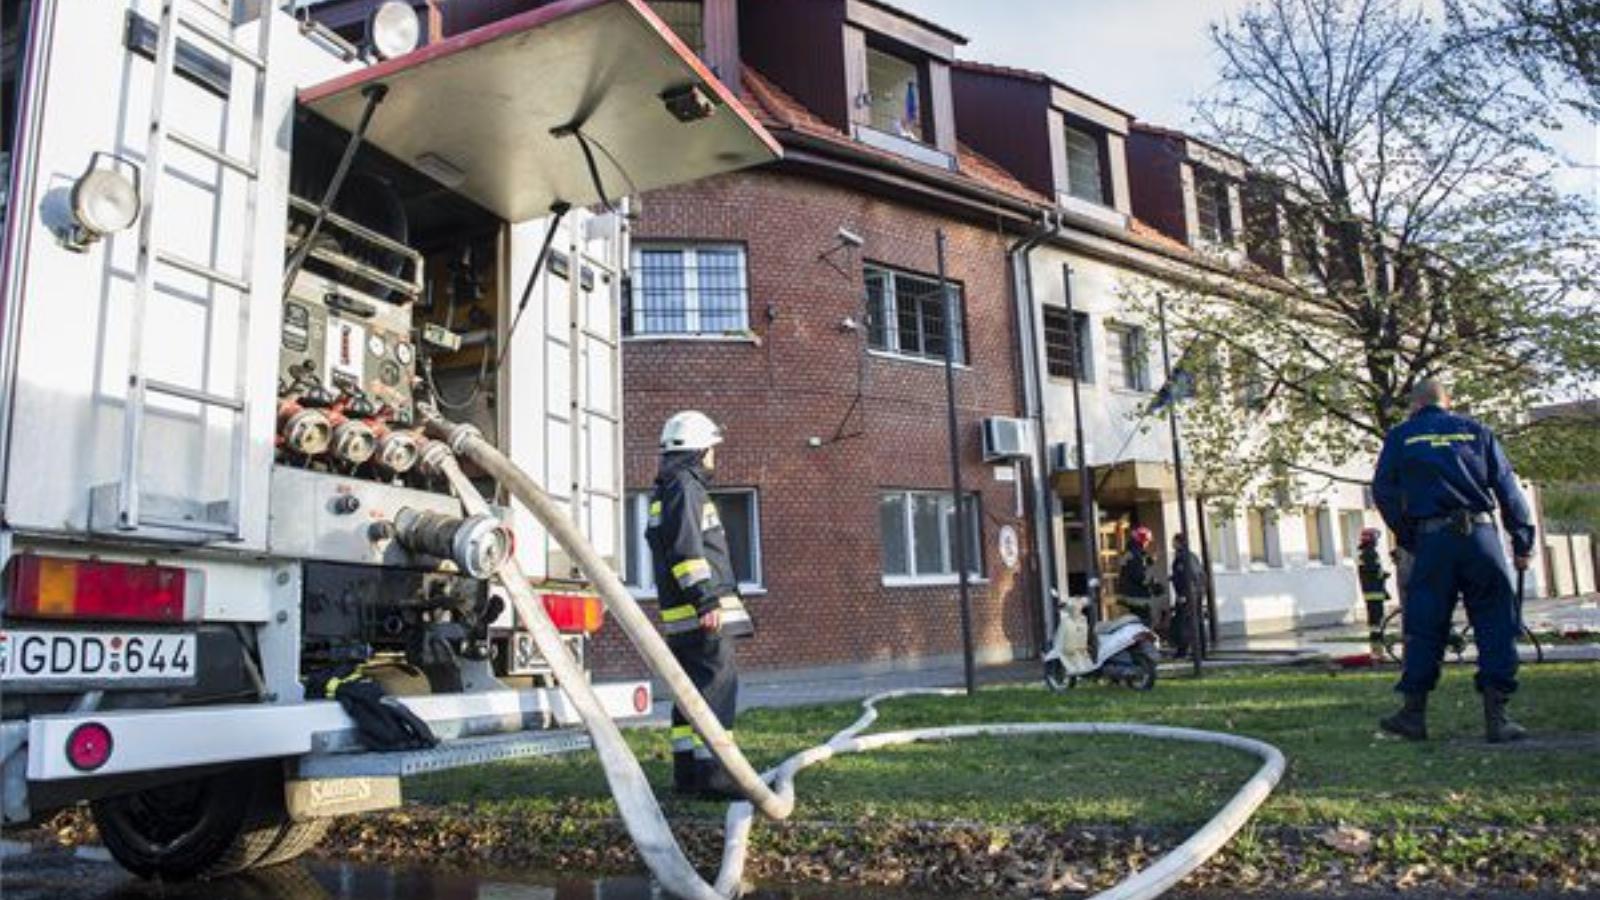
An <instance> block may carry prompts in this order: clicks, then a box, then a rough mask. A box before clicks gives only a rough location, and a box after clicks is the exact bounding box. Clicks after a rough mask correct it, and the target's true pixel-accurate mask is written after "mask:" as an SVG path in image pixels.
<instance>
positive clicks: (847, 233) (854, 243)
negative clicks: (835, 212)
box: [838, 228, 866, 247]
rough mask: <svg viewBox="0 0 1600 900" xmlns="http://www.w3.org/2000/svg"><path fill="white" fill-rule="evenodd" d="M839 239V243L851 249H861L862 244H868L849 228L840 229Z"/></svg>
mask: <svg viewBox="0 0 1600 900" xmlns="http://www.w3.org/2000/svg"><path fill="white" fill-rule="evenodd" d="M838 237H839V243H841V244H844V245H846V246H849V247H860V246H861V245H862V244H864V243H866V241H863V240H862V239H861V235H859V234H856V233H855V232H854V231H851V230H850V229H848V228H840V229H839V232H838Z"/></svg>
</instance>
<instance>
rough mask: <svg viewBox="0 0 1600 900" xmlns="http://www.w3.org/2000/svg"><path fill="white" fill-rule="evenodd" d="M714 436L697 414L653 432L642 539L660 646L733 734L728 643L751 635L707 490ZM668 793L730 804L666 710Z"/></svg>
mask: <svg viewBox="0 0 1600 900" xmlns="http://www.w3.org/2000/svg"><path fill="white" fill-rule="evenodd" d="M721 443H722V429H720V428H718V427H717V425H716V423H715V422H712V421H711V419H710V418H708V417H707V416H706V415H705V414H704V413H700V412H695V411H693V410H689V411H685V412H680V413H678V414H677V415H675V416H673V417H672V418H670V419H668V420H667V424H666V425H665V426H664V427H663V428H662V429H661V470H660V474H658V475H657V476H656V483H655V490H654V491H653V492H652V493H651V495H650V524H649V527H648V528H647V529H646V530H645V539H646V540H647V541H648V542H649V544H650V554H651V558H652V560H653V562H654V568H655V582H656V589H657V592H658V594H659V598H660V600H659V602H660V609H661V625H662V631H664V632H665V633H666V639H667V646H669V647H670V648H671V649H672V654H673V656H675V657H676V658H677V660H678V663H679V664H680V665H682V666H683V669H684V671H685V672H686V673H688V675H689V679H690V680H691V681H693V682H694V686H695V687H696V688H697V689H699V691H700V695H701V696H703V697H704V698H705V700H706V703H707V704H708V705H709V706H710V707H711V710H712V712H714V713H715V714H716V716H717V720H718V721H720V722H721V723H722V727H724V728H726V729H728V730H729V731H732V730H733V719H734V712H735V708H736V705H737V703H738V694H739V673H738V671H737V669H736V668H735V666H734V659H733V642H732V639H733V638H735V637H743V636H746V635H749V634H751V633H752V631H753V629H752V626H751V622H750V616H749V614H748V613H746V612H745V608H744V604H743V603H741V602H740V600H739V594H738V583H739V582H738V579H737V578H736V577H735V576H734V573H733V563H732V561H731V559H730V557H729V555H728V535H727V533H726V532H725V531H724V530H723V527H722V520H721V519H720V518H719V517H718V515H717V507H716V504H715V503H713V502H712V500H711V495H710V494H709V493H708V492H707V490H706V485H707V483H708V482H709V481H710V480H711V473H712V470H713V469H714V468H715V467H716V447H717V445H718V444H721ZM671 739H672V785H673V789H674V790H675V791H676V792H677V793H680V794H698V795H710V796H730V795H732V794H733V793H734V790H733V785H732V783H731V781H730V780H729V779H728V776H727V774H726V773H725V772H723V771H722V769H721V767H720V766H718V765H717V763H716V761H715V760H714V759H713V758H712V756H711V753H710V751H709V750H708V749H707V748H706V746H705V742H704V741H702V740H701V738H700V735H699V734H697V733H695V731H694V728H693V727H692V726H690V725H689V721H688V719H687V718H685V717H684V715H683V712H682V711H681V710H679V709H678V708H677V707H676V706H674V707H673V710H672V731H671Z"/></svg>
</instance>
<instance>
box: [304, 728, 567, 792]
mask: <svg viewBox="0 0 1600 900" xmlns="http://www.w3.org/2000/svg"><path fill="white" fill-rule="evenodd" d="M590 746H591V744H590V742H589V735H588V734H587V733H586V732H583V731H579V730H577V729H568V728H564V729H560V730H557V731H523V732H517V733H515V734H492V735H488V736H485V737H474V738H462V739H461V740H457V741H442V742H441V743H440V744H439V746H437V747H433V748H431V749H428V750H398V751H392V752H388V753H313V754H310V755H308V756H302V757H300V760H299V763H298V766H297V768H298V772H297V777H299V778H301V779H306V780H310V779H323V778H409V777H410V776H412V775H423V774H426V773H428V772H442V771H444V770H446V769H459V768H461V767H463V766H477V765H483V764H484V763H492V762H499V761H501V760H506V759H527V758H529V757H534V756H559V755H560V754H563V753H573V752H576V751H579V750H587V749H589V747H590Z"/></svg>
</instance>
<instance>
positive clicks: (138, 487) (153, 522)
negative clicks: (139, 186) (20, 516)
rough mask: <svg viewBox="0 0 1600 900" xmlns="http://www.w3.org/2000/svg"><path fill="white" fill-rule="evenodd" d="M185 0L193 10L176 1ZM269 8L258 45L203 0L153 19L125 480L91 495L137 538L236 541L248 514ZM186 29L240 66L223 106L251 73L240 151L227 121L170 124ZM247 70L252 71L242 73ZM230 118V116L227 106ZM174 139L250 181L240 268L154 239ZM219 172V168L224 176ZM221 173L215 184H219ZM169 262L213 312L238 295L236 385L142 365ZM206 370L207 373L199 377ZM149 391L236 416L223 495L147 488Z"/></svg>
mask: <svg viewBox="0 0 1600 900" xmlns="http://www.w3.org/2000/svg"><path fill="white" fill-rule="evenodd" d="M180 6H183V7H187V9H180ZM191 11H192V12H195V13H198V12H201V11H204V12H205V13H207V14H209V15H210V17H211V18H213V19H214V20H215V22H216V25H211V26H208V25H205V24H202V23H201V22H200V21H199V19H198V17H197V16H196V15H193V14H191ZM273 18H274V16H273V15H272V14H271V13H270V10H266V9H263V10H262V11H261V13H260V14H259V15H257V16H256V21H257V24H256V46H255V48H254V49H251V48H249V47H246V46H244V45H243V44H241V43H239V42H237V41H235V40H234V38H233V37H232V36H231V35H229V34H223V33H219V32H218V31H216V30H214V29H215V28H216V27H217V26H221V27H223V28H229V29H231V27H232V22H231V20H230V18H229V17H228V16H227V15H226V14H224V13H222V12H221V11H219V10H218V9H215V8H212V7H211V6H208V5H206V4H205V3H203V2H200V0H162V3H161V13H160V17H159V19H158V21H157V23H156V41H155V44H156V49H155V72H154V75H153V80H152V84H151V94H150V124H149V131H148V135H147V137H148V141H149V143H148V145H147V149H146V151H145V158H144V172H145V176H144V179H143V190H142V192H141V194H142V196H141V197H140V200H141V205H142V210H141V215H140V221H139V242H138V257H137V263H136V269H135V275H134V278H135V286H134V297H133V309H132V314H131V325H130V328H129V333H130V347H129V350H128V382H127V400H126V404H125V407H124V415H123V430H122V431H123V433H122V463H121V469H120V474H121V479H120V480H119V481H117V482H113V483H111V484H105V485H98V486H96V487H95V488H94V491H93V499H92V501H91V507H92V511H91V518H90V521H91V525H92V527H93V528H94V529H95V530H98V531H113V530H114V531H117V532H122V533H130V532H131V533H134V534H137V535H138V536H141V537H153V538H169V539H172V538H176V539H189V540H194V541H198V542H206V541H214V540H237V539H239V537H240V532H241V523H242V519H243V511H242V506H243V485H244V478H245V474H244V469H245V465H246V462H247V459H248V455H249V448H248V446H247V440H246V438H247V432H248V430H249V429H248V416H247V410H248V400H247V398H246V397H245V396H244V394H243V391H244V386H245V384H246V379H247V366H248V358H249V354H248V352H247V350H246V343H247V340H248V335H249V329H248V327H247V323H248V318H249V313H250V309H251V307H252V305H253V303H254V301H255V300H256V299H257V297H256V292H257V291H259V290H260V288H258V287H257V286H256V283H255V281H254V280H253V279H252V278H251V271H252V267H253V264H254V257H255V250H256V247H255V236H256V235H255V228H256V218H257V215H256V213H257V210H256V204H257V194H258V189H259V183H260V179H261V153H262V144H263V141H264V137H265V135H264V132H265V126H264V120H265V114H266V91H267V59H268V54H269V52H270V49H271V38H272V20H273ZM180 31H181V32H182V33H183V34H186V35H192V36H194V37H195V38H198V39H199V40H200V41H202V42H203V43H204V44H206V45H208V46H211V47H213V48H215V49H217V50H220V51H221V52H223V53H225V54H226V55H227V56H228V58H229V59H230V60H232V61H233V62H235V63H236V64H237V65H235V66H232V67H230V77H229V85H228V95H227V97H226V98H225V99H224V112H225V114H226V112H228V111H231V110H232V109H233V108H234V107H235V105H236V104H235V100H236V98H237V97H238V95H239V94H240V93H241V92H242V89H241V84H240V82H241V81H248V82H249V87H248V90H249V94H250V97H249V122H250V126H249V141H248V142H249V147H248V150H247V152H246V154H245V155H244V156H243V157H239V156H234V155H231V154H230V153H229V152H228V148H227V129H226V128H224V130H223V133H222V138H221V141H220V142H219V143H220V145H216V144H213V143H211V142H208V141H207V140H205V139H204V138H201V137H197V136H195V135H191V134H189V133H187V132H185V131H182V130H179V129H176V128H172V127H171V126H170V124H169V121H168V115H167V109H166V105H165V101H166V98H167V91H168V89H169V87H170V84H171V82H172V79H173V78H174V77H175V74H176V73H175V68H176V60H177V56H178V41H179V33H180ZM241 67H242V68H243V69H247V70H249V74H248V76H247V77H246V78H244V79H241V78H239V77H238V75H237V73H238V72H239V71H240V69H241ZM224 118H225V120H226V115H225V117H224ZM169 144H175V145H177V146H178V147H181V148H183V149H185V150H188V151H190V152H192V153H194V154H197V155H199V156H200V157H203V158H204V159H207V160H209V161H211V162H213V163H215V164H216V165H217V166H218V167H220V169H223V170H226V171H228V172H232V173H234V174H235V175H237V176H239V177H240V178H242V179H243V180H244V182H245V219H244V234H243V238H242V241H241V244H240V248H241V249H240V257H241V259H240V263H239V274H234V273H232V272H227V271H223V270H222V269H221V268H219V267H218V266H217V265H215V264H214V262H202V261H199V260H195V259H191V258H188V257H186V256H184V255H182V254H180V253H178V252H176V251H173V250H169V249H166V248H164V247H163V246H161V245H160V244H159V243H158V240H157V235H159V234H161V232H160V231H159V230H158V229H157V225H156V221H157V216H158V215H159V214H160V212H161V210H162V206H161V204H160V203H158V202H157V201H158V200H159V198H160V197H161V195H162V189H161V188H162V184H163V182H164V180H166V179H167V178H168V177H173V176H169V174H168V173H167V172H166V171H165V169H164V165H165V156H166V152H167V148H168V145H169ZM222 174H223V173H221V172H219V176H220V175H222ZM221 180H222V179H221V178H219V182H218V183H219V184H220V183H221ZM158 266H165V267H170V268H172V269H176V270H178V271H180V272H183V273H186V274H188V275H190V276H193V277H195V278H198V279H200V280H201V281H203V282H205V283H207V284H208V285H209V288H208V291H207V300H208V302H209V305H210V306H211V308H212V311H213V312H215V309H216V306H217V292H218V290H219V289H221V290H226V291H231V292H233V293H234V294H235V295H236V296H237V301H236V306H235V312H236V315H235V316H234V323H233V324H234V329H235V334H234V337H235V341H236V347H235V348H234V360H235V371H234V376H233V384H232V386H231V389H230V390H231V393H226V394H224V393H217V392H214V391H210V390H207V389H206V386H205V385H203V384H202V385H184V384H178V383H174V382H169V381H165V380H161V379H157V378H152V377H150V376H149V375H148V374H147V373H146V372H145V371H144V369H143V362H144V350H145V343H146V341H147V339H148V337H149V336H148V334H147V333H146V332H147V330H148V322H147V316H146V312H147V310H148V308H149V305H150V299H151V295H152V294H153V293H154V291H155V271H154V270H155V269H156V267H158ZM216 331H217V323H215V322H211V323H209V324H208V327H207V329H206V337H207V339H208V340H210V339H211V338H212V336H213V335H214V334H215V333H216ZM202 377H203V379H204V376H202ZM151 394H160V395H164V396H167V397H170V398H174V399H176V400H179V401H188V402H191V403H193V404H196V405H197V407H198V408H199V410H200V414H199V419H200V421H201V423H202V425H203V424H204V423H205V421H206V419H207V416H206V412H205V410H206V409H207V408H210V409H215V410H221V411H223V412H225V413H226V414H227V415H228V416H229V418H230V419H231V423H230V428H231V431H232V438H231V441H230V445H231V449H230V453H229V457H228V466H227V480H228V493H227V497H226V498H225V499H223V500H221V501H215V500H213V501H207V500H206V499H204V498H202V497H179V498H174V497H160V496H156V495H152V494H150V493H147V492H146V491H145V490H144V489H143V483H142V480H141V477H140V475H141V465H140V461H141V457H142V456H143V453H142V449H143V448H142V443H143V439H144V425H145V419H146V417H147V416H148V414H149V409H150V406H149V402H150V395H151Z"/></svg>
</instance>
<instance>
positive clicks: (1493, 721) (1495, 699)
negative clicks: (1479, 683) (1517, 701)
mask: <svg viewBox="0 0 1600 900" xmlns="http://www.w3.org/2000/svg"><path fill="white" fill-rule="evenodd" d="M1509 699H1510V697H1509V696H1508V695H1506V694H1502V693H1501V692H1499V691H1496V690H1487V691H1484V692H1483V737H1484V740H1486V741H1488V742H1489V743H1491V744H1505V743H1510V742H1511V741H1520V740H1522V739H1523V738H1525V737H1527V736H1528V729H1526V728H1523V727H1522V726H1521V725H1518V724H1517V723H1515V722H1513V721H1511V720H1510V719H1508V718H1506V701H1507V700H1509Z"/></svg>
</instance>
